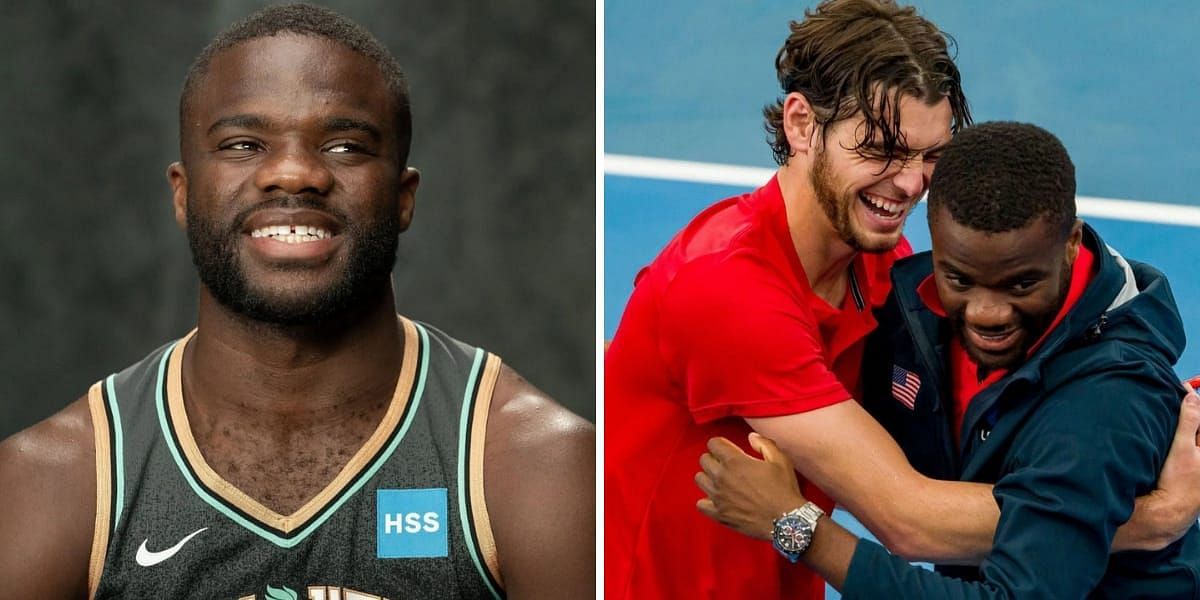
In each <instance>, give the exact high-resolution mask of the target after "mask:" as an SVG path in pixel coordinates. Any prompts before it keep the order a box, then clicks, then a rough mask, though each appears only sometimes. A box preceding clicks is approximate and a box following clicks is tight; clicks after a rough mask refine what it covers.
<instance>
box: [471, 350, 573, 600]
mask: <svg viewBox="0 0 1200 600" xmlns="http://www.w3.org/2000/svg"><path fill="white" fill-rule="evenodd" d="M589 392H590V390H589ZM483 475H484V489H485V493H486V496H487V507H488V512H489V513H490V516H491V525H492V530H493V532H494V534H495V538H496V550H497V555H498V559H499V563H500V572H501V574H502V576H503V580H504V585H505V589H506V590H507V591H508V595H509V597H510V598H514V599H517V598H526V597H536V598H575V597H585V596H587V595H590V594H594V593H595V576H596V574H595V527H596V487H595V484H596V430H595V427H594V426H593V425H592V424H591V423H589V422H588V421H587V420H585V419H583V418H581V417H579V416H578V415H575V414H574V413H572V412H571V411H569V410H567V409H566V408H565V407H563V406H562V405H560V404H558V403H557V402H555V401H554V400H553V399H551V398H550V397H549V396H547V395H546V394H545V393H543V392H542V391H540V390H538V389H537V388H536V387H534V386H533V385H532V384H530V383H529V382H528V381H525V379H524V378H522V377H521V376H520V375H518V374H517V373H516V372H515V371H513V370H512V369H509V368H508V367H507V366H503V367H501V371H500V373H499V375H498V379H497V381H496V387H495V390H494V393H493V395H492V408H491V410H490V411H489V416H488V425H487V442H486V444H485V446H484V468H483Z"/></svg>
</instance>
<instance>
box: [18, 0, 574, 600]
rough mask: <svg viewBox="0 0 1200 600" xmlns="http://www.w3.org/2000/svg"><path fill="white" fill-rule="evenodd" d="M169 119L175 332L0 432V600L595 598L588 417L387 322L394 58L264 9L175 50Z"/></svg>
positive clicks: (397, 156) (405, 195)
mask: <svg viewBox="0 0 1200 600" xmlns="http://www.w3.org/2000/svg"><path fill="white" fill-rule="evenodd" d="M180 126H181V132H180V143H181V160H180V162H177V163H174V164H172V165H171V166H170V168H169V169H168V173H167V175H168V178H169V181H170V184H171V187H172V189H173V191H174V196H173V197H174V207H175V216H176V220H177V221H178V222H179V224H180V226H181V227H182V228H184V229H185V230H186V232H187V236H188V240H189V243H190V245H191V248H192V252H193V258H194V262H195V263H196V265H197V270H198V272H199V275H200V281H201V286H200V296H199V315H198V325H197V329H196V330H195V331H193V332H192V333H190V334H188V335H186V336H185V337H183V338H182V339H180V340H177V341H174V342H171V343H168V344H166V345H164V346H163V347H161V348H159V349H157V350H155V351H154V352H152V353H151V354H149V355H148V356H147V357H146V358H145V359H144V360H142V361H141V362H140V363H138V364H136V365H133V366H132V367H129V368H128V369H126V370H124V371H122V372H120V373H116V374H114V375H111V376H109V377H106V378H104V379H103V380H101V381H100V382H98V383H96V385H94V386H93V387H92V388H91V389H90V390H89V392H88V393H87V394H86V395H85V396H84V397H83V398H80V399H79V400H78V401H77V402H75V403H73V404H71V405H70V406H69V407H67V408H66V409H64V410H63V411H62V412H60V413H58V414H57V415H55V416H53V417H51V418H50V419H48V420H46V421H44V422H42V423H40V424H38V425H35V426H34V427H32V428H30V429H28V430H26V431H24V432H22V433H20V434H17V435H16V436H14V437H13V438H10V439H9V440H7V441H5V442H4V443H3V444H0V489H4V490H5V494H4V496H3V498H2V499H0V538H2V539H4V540H5V543H4V549H3V550H2V551H0V589H3V590H4V592H3V595H4V596H5V597H12V598H81V597H90V598H229V599H239V600H240V599H250V598H255V599H257V598H270V599H272V600H279V599H297V598H310V599H320V600H359V599H367V598H391V599H393V600H394V599H396V598H399V597H424V598H501V597H505V596H508V597H512V598H532V597H536V598H582V597H586V596H590V595H592V594H593V593H594V577H595V573H594V569H595V562H594V531H595V529H594V528H595V524H594V520H595V505H594V503H595V499H594V498H595V493H594V481H595V476H594V452H595V446H594V444H595V442H594V433H593V431H592V427H591V426H590V425H589V424H588V423H587V422H585V421H584V420H583V419H581V418H579V417H576V416H574V415H573V414H571V413H570V412H569V411H567V410H566V409H565V408H563V407H561V406H559V405H558V404H556V403H555V402H554V401H552V400H551V399H550V398H548V397H546V396H545V395H544V394H543V393H542V392H540V391H538V390H537V389H535V388H534V387H533V386H532V385H530V384H529V383H527V382H526V381H524V380H523V379H522V378H521V377H520V376H519V375H517V374H516V373H515V372H513V371H512V370H510V369H509V368H508V367H507V366H505V365H504V364H503V363H502V362H501V361H500V359H499V358H497V357H496V356H494V355H492V354H490V353H488V352H486V351H484V350H482V349H479V348H475V347H473V346H469V345H467V344H464V343H462V342H459V341H456V340H454V339H452V338H450V337H448V336H447V335H445V334H443V333H441V332H440V331H438V330H437V329H435V328H433V327H432V326H429V325H425V324H422V323H419V322H416V321H413V320H409V319H407V318H404V317H402V316H398V315H397V314H396V310H395V306H394V298H393V293H392V288H391V280H390V272H391V269H392V265H393V263H394V260H395V255H396V249H397V237H398V235H399V234H400V233H401V232H402V231H404V230H405V229H406V228H407V227H408V226H409V224H410V221H411V219H412V216H413V206H414V201H415V193H416V191H417V186H418V182H419V174H418V173H417V171H416V170H414V169H412V168H408V166H407V159H408V148H409V142H410V139H411V117H410V113H409V101H408V92H407V87H406V84H405V81H404V77H403V75H402V73H401V71H400V69H399V67H398V66H397V64H396V62H395V60H394V59H393V58H392V57H391V56H390V54H389V53H388V52H387V51H386V50H385V49H384V48H383V47H382V46H381V45H380V44H379V43H378V42H377V41H375V40H374V38H372V37H371V36H370V34H368V33H367V32H365V31H364V30H363V29H361V28H360V27H358V26H357V25H355V24H353V23H351V22H349V21H347V20H345V19H344V18H342V17H340V16H338V15H335V14H333V13H331V12H329V11H327V10H324V9H318V8H314V7H311V6H305V5H296V6H282V7H273V8H268V9H265V10H263V11H261V12H259V13H257V14H255V15H252V16H251V17H249V18H247V19H246V20H244V21H242V22H239V23H237V24H235V25H233V26H232V27H231V28H229V29H228V30H226V31H225V32H224V33H222V34H220V35H219V36H218V37H217V38H216V39H215V40H213V41H212V42H211V43H210V44H209V46H208V47H207V48H205V49H204V51H203V52H202V53H201V54H200V56H199V57H198V58H197V59H196V61H195V63H194V64H193V67H192V69H191V70H190V71H189V73H188V77H187V81H186V82H185V84H184V89H183V93H182V96H181V100H180Z"/></svg>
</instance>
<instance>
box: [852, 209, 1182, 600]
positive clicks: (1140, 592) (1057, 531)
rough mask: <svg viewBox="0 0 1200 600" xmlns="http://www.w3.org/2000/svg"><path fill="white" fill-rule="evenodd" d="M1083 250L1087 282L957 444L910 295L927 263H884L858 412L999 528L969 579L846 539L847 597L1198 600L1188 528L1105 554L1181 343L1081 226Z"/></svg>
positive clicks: (918, 308)
mask: <svg viewBox="0 0 1200 600" xmlns="http://www.w3.org/2000/svg"><path fill="white" fill-rule="evenodd" d="M1083 243H1084V244H1085V245H1086V246H1087V247H1088V248H1089V249H1090V250H1091V251H1092V252H1093V253H1094V254H1095V256H1096V262H1097V264H1098V267H1097V271H1096V275H1095V277H1094V279H1093V280H1092V281H1091V283H1090V284H1089V285H1088V287H1087V289H1086V290H1085V291H1084V294H1083V296H1082V297H1081V298H1080V299H1079V301H1078V303H1077V304H1076V305H1075V306H1074V307H1073V308H1072V310H1071V311H1070V312H1069V313H1068V314H1067V315H1066V316H1065V317H1064V319H1063V320H1062V322H1060V323H1059V324H1058V326H1057V327H1055V328H1054V330H1053V331H1051V332H1050V334H1049V336H1048V337H1047V339H1046V340H1045V342H1044V343H1043V345H1042V346H1041V347H1040V348H1039V349H1038V351H1037V352H1036V353H1035V354H1034V355H1033V356H1032V357H1030V358H1029V359H1028V360H1027V361H1026V362H1025V363H1023V364H1022V365H1021V366H1019V367H1017V368H1015V369H1014V370H1013V371H1012V372H1010V373H1008V374H1007V375H1006V376H1005V377H1004V378H1003V379H1001V380H1000V381H999V382H997V383H995V384H993V385H991V386H989V387H987V388H986V389H984V390H982V391H981V392H979V394H978V395H977V396H976V397H975V398H973V399H972V400H971V403H970V405H969V407H968V409H967V413H966V415H965V418H964V419H963V425H962V431H961V435H960V441H959V443H958V444H957V447H956V444H955V443H954V437H953V436H952V435H951V431H950V428H951V427H952V423H953V419H952V417H951V411H952V410H953V402H952V401H951V400H950V399H951V398H952V393H951V387H950V382H949V380H948V377H949V374H948V371H947V366H948V365H949V353H948V349H949V343H948V342H949V340H950V337H949V336H950V327H949V322H948V321H946V320H945V319H942V318H940V317H938V316H936V315H935V314H933V313H932V312H931V311H930V310H929V309H928V308H927V307H926V306H925V305H924V303H923V302H922V301H921V300H920V298H919V297H918V295H917V292H916V290H917V286H918V285H919V284H920V283H921V282H922V281H923V280H924V279H925V278H926V277H928V276H929V275H931V274H932V272H933V267H932V262H931V256H930V254H929V253H927V252H926V253H922V254H918V255H915V256H912V257H910V258H908V259H905V260H904V261H901V262H898V263H897V264H896V265H895V267H893V269H892V282H893V291H892V296H891V297H890V298H889V299H888V302H887V304H885V305H884V306H883V307H882V308H880V309H879V311H878V315H877V317H878V319H879V329H878V330H877V331H876V333H874V334H873V335H872V337H871V338H870V339H869V340H868V348H867V352H866V358H865V360H864V365H863V403H864V405H865V406H866V407H867V409H868V410H869V411H870V412H871V414H872V415H873V416H875V418H876V419H878V420H879V421H880V423H882V424H883V425H884V427H886V428H887V429H888V431H889V432H890V433H891V434H892V436H894V437H895V438H896V440H897V441H898V442H899V444H900V446H901V447H902V448H903V449H904V452H905V453H906V454H907V456H908V460H909V461H910V462H911V463H912V465H913V466H914V467H915V468H916V469H917V470H919V471H921V472H922V473H924V474H925V475H927V476H930V477H934V478H937V479H947V480H949V479H959V480H963V481H974V482H981V483H993V484H995V487H994V491H993V495H994V496H995V498H996V502H997V504H998V505H999V507H1000V522H999V524H998V525H997V528H996V536H995V538H994V540H993V545H992V550H991V554H990V555H989V556H988V558H987V559H986V560H985V561H984V562H983V564H982V565H980V567H979V568H978V569H975V568H969V569H968V568H962V567H946V568H939V569H938V572H932V571H927V570H924V569H920V568H917V567H914V566H911V565H909V564H908V563H907V562H906V561H904V560H903V559H901V558H899V557H896V556H892V555H891V554H889V553H888V552H887V550H885V549H884V548H883V547H882V546H880V545H878V544H875V543H872V542H868V541H865V540H864V541H860V542H859V544H858V547H857V549H856V550H855V553H854V558H853V561H852V563H851V566H850V572H849V576H848V577H847V579H846V583H845V586H844V589H843V595H844V596H845V597H846V598H1022V599H1024V598H1084V597H1101V598H1134V597H1138V598H1198V597H1200V592H1198V590H1200V573H1198V569H1200V530H1198V529H1197V527H1196V525H1192V528H1191V530H1190V531H1188V533H1187V534H1186V535H1185V536H1184V537H1183V538H1182V539H1180V540H1179V541H1177V542H1175V543H1173V544H1171V545H1170V546H1168V547H1167V548H1165V549H1163V550H1160V551H1157V552H1144V551H1127V552H1118V553H1114V554H1111V556H1110V553H1109V548H1110V547H1111V544H1112V539H1113V536H1114V535H1115V533H1116V530H1117V527H1118V526H1120V525H1121V524H1122V523H1124V522H1125V521H1126V520H1128V519H1129V516H1130V515H1131V514H1132V512H1133V503H1134V498H1135V497H1137V496H1139V495H1143V494H1145V493H1147V492H1149V491H1151V490H1152V489H1154V486H1155V481H1156V479H1157V477H1158V472H1159V470H1160V469H1161V468H1162V464H1163V461H1164V459H1165V458H1166V455H1167V450H1168V448H1169V446H1170V443H1171V438H1172V436H1173V434H1174V430H1175V423H1176V421H1177V418H1178V411H1179V405H1180V400H1181V399H1182V395H1183V392H1182V391H1181V387H1180V385H1179V384H1178V383H1177V381H1178V378H1177V376H1176V375H1175V373H1174V371H1173V370H1172V368H1171V367H1172V365H1173V364H1174V363H1175V361H1176V360H1177V359H1178V358H1179V355H1180V353H1181V352H1182V351H1183V346H1184V333H1183V325H1182V323H1181V322H1180V318H1179V311H1178V309H1177V308H1176V305H1175V300H1174V297H1173V296H1172V294H1171V290H1170V286H1169V285H1168V283H1167V280H1166V278H1165V277H1164V276H1163V275H1162V273H1160V272H1158V271H1157V270H1155V269H1154V268H1152V267H1150V266H1148V265H1144V264H1139V263H1135V262H1133V261H1126V260H1125V259H1123V258H1121V257H1120V256H1119V255H1117V254H1116V252H1115V251H1112V250H1111V249H1110V248H1108V247H1107V246H1106V245H1105V244H1104V242H1103V241H1102V240H1101V239H1100V238H1099V236H1098V235H1097V234H1096V232H1095V231H1094V230H1093V229H1091V228H1090V227H1087V226H1085V227H1084V239H1083ZM903 372H907V373H908V374H909V375H907V376H906V377H911V376H913V375H915V376H916V377H919V380H920V384H919V389H918V390H917V393H916V401H915V404H914V405H913V406H912V408H910V407H909V406H907V405H906V404H904V403H902V402H900V401H898V400H897V398H896V396H895V395H894V390H893V384H892V381H893V379H892V375H893V374H894V373H903ZM900 395H901V396H902V397H903V394H900ZM903 501H908V502H917V503H919V502H921V499H920V498H909V499H904V500H903Z"/></svg>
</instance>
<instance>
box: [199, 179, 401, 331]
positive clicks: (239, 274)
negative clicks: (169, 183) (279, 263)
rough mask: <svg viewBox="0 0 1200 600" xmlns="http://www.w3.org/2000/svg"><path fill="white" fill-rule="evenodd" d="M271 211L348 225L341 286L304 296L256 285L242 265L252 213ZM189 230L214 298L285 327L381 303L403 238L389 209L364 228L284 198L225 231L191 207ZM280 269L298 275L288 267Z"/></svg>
mask: <svg viewBox="0 0 1200 600" xmlns="http://www.w3.org/2000/svg"><path fill="white" fill-rule="evenodd" d="M190 193H191V192H190V191H189V194H190ZM269 207H289V208H312V209H315V210H320V211H324V212H326V213H329V214H332V215H333V216H334V217H336V218H337V219H338V220H339V221H340V222H341V223H342V224H343V229H342V231H341V235H342V236H344V237H345V244H346V249H347V252H346V261H345V267H344V268H343V269H342V272H341V276H340V277H339V278H338V279H337V281H336V282H334V283H333V284H332V285H329V286H327V287H326V288H324V289H312V290H310V293H308V294H303V295H286V294H283V293H272V292H271V290H264V289H261V288H257V287H255V286H253V285H251V284H250V282H249V281H248V279H247V277H246V273H245V271H244V270H243V268H242V265H241V262H240V261H239V253H238V247H239V241H241V238H242V237H243V234H242V228H243V225H244V223H245V221H246V219H247V218H249V216H250V213H251V212H253V211H255V210H259V209H262V208H269ZM187 225H188V227H187V236H188V245H189V246H191V249H192V262H193V263H194V264H195V265H196V270H197V272H198V273H199V275H200V281H201V282H202V283H203V284H204V286H205V287H206V288H207V289H208V291H209V293H210V294H212V296H213V298H215V299H216V300H217V302H219V303H220V304H221V305H223V306H224V307H226V308H228V309H229V310H231V311H233V312H234V313H237V314H240V315H243V316H245V317H247V318H249V319H251V320H254V321H259V322H262V323H266V324H271V325H285V326H292V325H309V324H316V323H320V322H323V321H326V320H330V319H334V318H337V317H340V316H342V315H346V314H348V313H351V312H353V311H355V310H356V309H359V308H362V307H364V306H366V305H369V304H372V303H374V302H376V301H378V300H379V298H380V297H381V296H382V295H383V294H384V293H385V292H386V290H387V288H388V286H389V285H390V279H389V277H390V275H391V272H392V267H393V265H395V262H396V249H397V246H398V244H399V240H398V238H399V235H400V224H399V217H398V215H397V214H396V210H387V209H385V210H383V211H381V212H380V214H379V218H378V220H376V221H374V222H371V223H361V222H356V221H353V220H351V219H349V218H348V217H347V216H346V215H345V214H344V213H341V212H339V211H336V210H333V209H332V208H331V207H329V206H326V205H325V204H324V203H322V202H320V201H316V200H312V199H310V198H307V197H304V196H293V197H287V198H280V199H277V200H271V201H268V202H264V203H262V204H259V205H256V206H253V207H251V208H248V209H246V210H244V211H242V212H241V213H239V214H238V215H237V217H236V218H234V219H233V221H232V222H231V223H230V225H229V226H228V227H227V228H225V229H221V227H220V225H219V224H218V223H215V222H213V221H211V220H208V219H205V218H204V217H202V216H200V215H199V214H197V213H196V212H195V211H193V210H192V209H191V206H189V207H188V211H187ZM277 269H278V270H280V271H288V270H292V269H289V268H288V267H278V268H277ZM295 270H297V271H300V270H301V268H297V269H295Z"/></svg>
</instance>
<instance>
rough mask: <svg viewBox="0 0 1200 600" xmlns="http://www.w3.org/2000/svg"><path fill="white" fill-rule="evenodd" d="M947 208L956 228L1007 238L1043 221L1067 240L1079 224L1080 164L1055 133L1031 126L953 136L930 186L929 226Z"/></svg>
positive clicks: (1002, 125)
mask: <svg viewBox="0 0 1200 600" xmlns="http://www.w3.org/2000/svg"><path fill="white" fill-rule="evenodd" d="M942 207H945V208H946V209H947V210H948V211H949V213H950V218H952V219H954V222H955V223H958V224H960V225H964V226H966V227H969V228H971V229H973V230H975V231H983V232H987V233H1003V232H1005V231H1012V230H1014V229H1020V228H1022V227H1025V226H1027V225H1029V224H1030V223H1032V222H1033V221H1034V220H1035V219H1037V218H1039V217H1043V216H1044V217H1046V218H1047V219H1049V224H1050V225H1051V226H1052V227H1055V226H1056V227H1057V228H1058V231H1060V232H1061V233H1062V236H1063V238H1064V239H1065V238H1066V237H1067V236H1068V235H1070V233H1071V229H1072V227H1073V226H1074V224H1075V165H1074V164H1073V163H1072V162H1071V156H1070V155H1069V154H1067V149H1066V148H1065V147H1064V146H1063V144H1062V142H1061V141H1059V139H1058V138H1057V137H1055V136H1054V134H1052V133H1050V132H1049V131H1046V130H1045V129H1042V128H1041V127H1038V126H1037V125H1030V124H1028V123H1014V122H1011V121H1001V122H991V123H982V124H979V125H976V126H974V127H968V128H966V129H964V130H963V131H962V132H960V133H959V134H958V135H956V136H954V139H953V140H951V142H950V143H949V144H947V145H946V148H945V150H944V151H943V152H942V156H941V158H940V159H939V160H938V163H937V168H936V169H934V171H933V178H932V180H931V181H930V183H929V215H928V217H929V225H930V226H931V227H932V226H933V224H934V221H935V220H936V219H937V217H938V212H939V210H940V209H941V208H942Z"/></svg>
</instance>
